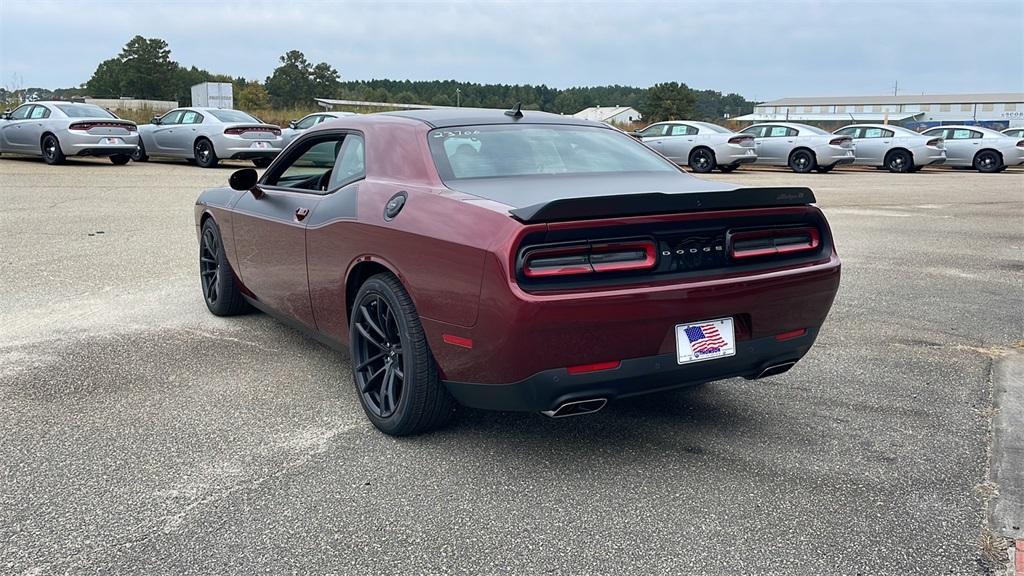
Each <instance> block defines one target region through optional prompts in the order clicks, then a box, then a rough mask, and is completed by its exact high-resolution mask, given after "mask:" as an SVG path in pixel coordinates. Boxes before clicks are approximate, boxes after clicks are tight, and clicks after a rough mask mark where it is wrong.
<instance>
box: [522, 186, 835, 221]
mask: <svg viewBox="0 0 1024 576" xmlns="http://www.w3.org/2000/svg"><path fill="white" fill-rule="evenodd" d="M814 202H816V199H815V198H814V193H813V192H811V190H810V188H801V187H771V188H737V189H736V190H721V191H715V192H676V193H665V192H643V193H638V194H615V195H612V196H587V197H582V198H559V199H556V200H551V201H548V202H541V203H539V204H533V205H531V206H524V207H523V208H516V209H514V210H509V212H510V213H511V214H512V216H513V217H514V218H515V219H517V220H519V221H520V222H523V223H525V224H536V223H540V222H557V221H561V220H587V219H592V218H611V217H620V216H643V215H649V214H674V213H679V212H702V211H707V210H733V209H739V208H775V207H779V206H803V205H806V204H812V203H814Z"/></svg>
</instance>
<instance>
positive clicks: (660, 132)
mask: <svg viewBox="0 0 1024 576" xmlns="http://www.w3.org/2000/svg"><path fill="white" fill-rule="evenodd" d="M667 131H668V124H655V125H654V126H648V127H647V128H644V129H643V130H641V131H640V135H641V136H643V137H644V138H652V137H656V136H664V135H665V132H667Z"/></svg>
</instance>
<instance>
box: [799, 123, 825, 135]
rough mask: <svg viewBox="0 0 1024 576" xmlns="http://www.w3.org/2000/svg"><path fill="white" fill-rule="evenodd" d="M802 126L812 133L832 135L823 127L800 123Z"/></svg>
mask: <svg viewBox="0 0 1024 576" xmlns="http://www.w3.org/2000/svg"><path fill="white" fill-rule="evenodd" d="M800 128H801V129H802V130H806V131H808V132H810V133H811V134H819V135H822V136H826V135H827V136H831V135H832V133H831V132H826V131H824V130H822V129H821V128H818V127H817V126H806V125H800Z"/></svg>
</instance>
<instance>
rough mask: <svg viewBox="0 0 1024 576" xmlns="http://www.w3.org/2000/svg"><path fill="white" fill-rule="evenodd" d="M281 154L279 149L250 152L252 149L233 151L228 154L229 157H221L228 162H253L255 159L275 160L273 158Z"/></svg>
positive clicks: (253, 150)
mask: <svg viewBox="0 0 1024 576" xmlns="http://www.w3.org/2000/svg"><path fill="white" fill-rule="evenodd" d="M280 153H281V150H279V149H277V148H270V149H262V150H255V149H252V150H250V149H245V150H237V149H231V150H230V151H229V152H228V155H226V156H221V158H224V159H226V160H252V159H254V158H268V159H273V158H276V157H277V155H278V154H280Z"/></svg>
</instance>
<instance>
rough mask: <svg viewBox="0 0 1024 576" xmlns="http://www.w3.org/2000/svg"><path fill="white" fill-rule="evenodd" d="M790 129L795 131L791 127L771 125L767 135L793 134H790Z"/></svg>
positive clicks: (770, 136) (771, 136)
mask: <svg viewBox="0 0 1024 576" xmlns="http://www.w3.org/2000/svg"><path fill="white" fill-rule="evenodd" d="M791 131H792V132H794V133H795V132H796V130H793V129H792V128H786V127H785V126H772V127H771V129H770V130H769V131H768V134H767V136H768V137H769V138H779V137H780V136H794V135H795V134H790V132H791Z"/></svg>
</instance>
